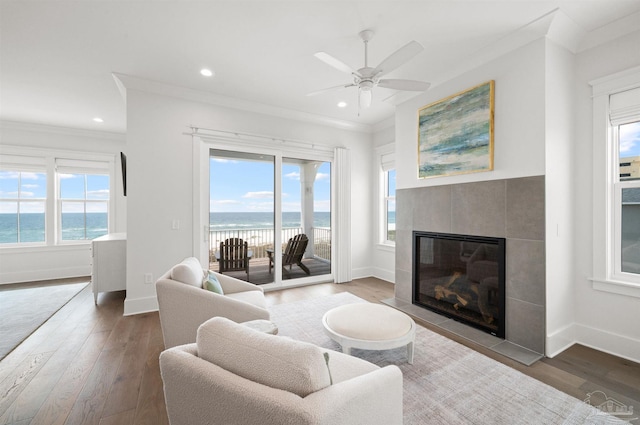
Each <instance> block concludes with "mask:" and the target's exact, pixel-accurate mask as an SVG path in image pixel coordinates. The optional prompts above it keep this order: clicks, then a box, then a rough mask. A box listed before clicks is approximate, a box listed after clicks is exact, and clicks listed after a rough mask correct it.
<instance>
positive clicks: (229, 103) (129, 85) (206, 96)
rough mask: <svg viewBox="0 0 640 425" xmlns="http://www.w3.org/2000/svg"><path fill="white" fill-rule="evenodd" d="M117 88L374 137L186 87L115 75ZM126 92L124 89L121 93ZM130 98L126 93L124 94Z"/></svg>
mask: <svg viewBox="0 0 640 425" xmlns="http://www.w3.org/2000/svg"><path fill="white" fill-rule="evenodd" d="M112 75H113V77H114V78H115V79H116V84H117V85H118V87H119V88H121V87H125V88H126V89H127V90H129V89H133V90H138V91H142V92H146V93H154V94H159V95H162V96H169V97H177V98H179V99H186V100H191V101H194V102H202V103H207V104H210V105H216V106H223V107H225V108H232V109H238V110H241V111H248V112H255V113H258V114H263V115H270V116H275V117H279V118H285V119H290V120H295V121H301V122H308V123H312V124H320V125H324V126H327V127H334V128H338V129H341V130H351V131H356V132H361V133H367V134H371V133H372V132H373V129H372V126H370V125H367V124H362V123H358V122H355V121H347V120H341V119H337V118H330V117H326V116H323V115H316V114H310V113H308V112H302V111H296V110H292V109H286V108H281V107H278V106H273V105H267V104H264V103H258V102H250V101H247V100H243V99H236V98H233V97H228V96H224V95H220V94H216V93H212V92H207V91H200V90H193V89H189V88H186V87H178V86H173V85H170V84H165V83H160V82H157V81H151V80H146V79H143V78H138V77H133V76H131V75H126V74H119V73H113V74H112ZM121 92H122V89H121ZM123 96H124V97H125V98H126V93H125V94H123Z"/></svg>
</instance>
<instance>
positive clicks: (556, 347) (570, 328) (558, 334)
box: [545, 323, 576, 357]
mask: <svg viewBox="0 0 640 425" xmlns="http://www.w3.org/2000/svg"><path fill="white" fill-rule="evenodd" d="M575 343H576V337H575V323H571V324H569V325H567V326H565V327H563V328H561V329H559V330H557V331H555V332H553V333H551V334H550V335H547V340H546V341H545V356H547V357H555V356H557V355H558V354H560V353H562V352H563V351H564V350H566V349H567V348H569V347H571V346H572V345H573V344H575Z"/></svg>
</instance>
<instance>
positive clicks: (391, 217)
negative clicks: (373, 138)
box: [378, 145, 396, 245]
mask: <svg viewBox="0 0 640 425" xmlns="http://www.w3.org/2000/svg"><path fill="white" fill-rule="evenodd" d="M378 158H379V164H380V168H379V169H380V195H379V199H380V208H379V211H380V213H379V217H380V219H379V229H380V237H379V240H380V243H382V244H384V245H395V241H396V170H395V154H394V153H393V145H386V146H383V147H381V148H379V150H378Z"/></svg>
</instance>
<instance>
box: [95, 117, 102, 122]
mask: <svg viewBox="0 0 640 425" xmlns="http://www.w3.org/2000/svg"><path fill="white" fill-rule="evenodd" d="M93 121H95V122H104V120H103V119H102V118H100V117H95V118H94V119H93Z"/></svg>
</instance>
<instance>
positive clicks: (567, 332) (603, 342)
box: [545, 323, 640, 363]
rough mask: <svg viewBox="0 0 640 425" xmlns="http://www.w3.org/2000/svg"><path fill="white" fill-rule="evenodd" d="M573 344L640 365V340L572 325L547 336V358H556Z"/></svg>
mask: <svg viewBox="0 0 640 425" xmlns="http://www.w3.org/2000/svg"><path fill="white" fill-rule="evenodd" d="M573 344H581V345H584V346H586V347H590V348H593V349H594V350H598V351H602V352H604V353H608V354H611V355H614V356H617V357H621V358H623V359H627V360H631V361H634V362H636V363H640V339H636V338H630V337H628V336H624V335H618V334H615V333H612V332H610V331H603V330H601V329H596V328H592V327H590V326H585V325H581V324H579V323H572V324H571V325H568V326H565V327H564V328H562V329H560V330H558V331H556V332H554V333H553V334H551V335H548V336H547V340H546V350H545V351H546V353H545V355H546V356H547V357H555V356H557V355H558V354H560V353H562V352H563V351H564V350H566V349H567V348H569V347H571V346H572V345H573Z"/></svg>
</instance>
